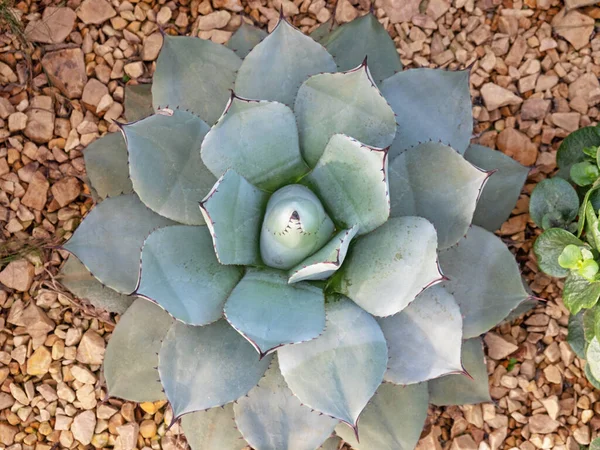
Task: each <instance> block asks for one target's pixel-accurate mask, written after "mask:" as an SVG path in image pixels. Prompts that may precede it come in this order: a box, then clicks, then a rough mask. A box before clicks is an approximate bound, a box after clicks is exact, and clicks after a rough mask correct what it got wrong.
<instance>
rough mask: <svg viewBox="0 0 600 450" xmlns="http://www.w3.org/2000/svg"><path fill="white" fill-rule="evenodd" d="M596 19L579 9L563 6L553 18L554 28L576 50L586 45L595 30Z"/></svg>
mask: <svg viewBox="0 0 600 450" xmlns="http://www.w3.org/2000/svg"><path fill="white" fill-rule="evenodd" d="M594 24H595V21H594V19H593V18H591V17H590V16H588V15H585V14H582V13H580V12H579V11H576V10H574V11H569V12H567V10H566V8H563V9H562V10H561V11H560V12H559V13H558V14H556V15H555V16H554V18H553V19H552V28H553V30H554V31H555V32H556V34H558V35H559V36H561V37H563V38H565V39H566V40H567V41H569V42H570V43H571V45H572V46H573V47H575V50H579V49H581V48H583V47H585V46H586V45H587V44H588V43H589V42H590V37H591V36H592V33H593V32H594Z"/></svg>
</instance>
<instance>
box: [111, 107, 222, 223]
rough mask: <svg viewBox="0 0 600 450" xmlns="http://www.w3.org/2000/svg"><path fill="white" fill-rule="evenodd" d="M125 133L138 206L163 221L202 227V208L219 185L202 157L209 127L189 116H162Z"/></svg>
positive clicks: (169, 113) (136, 124) (176, 113)
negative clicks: (140, 203)
mask: <svg viewBox="0 0 600 450" xmlns="http://www.w3.org/2000/svg"><path fill="white" fill-rule="evenodd" d="M122 130H123V133H124V135H125V139H126V141H127V150H128V151H129V173H130V174H131V181H132V182H133V189H134V190H135V192H136V193H137V194H138V195H139V197H140V200H142V201H143V202H144V203H145V204H146V205H147V206H148V207H149V208H150V209H151V210H153V211H154V212H156V213H158V214H160V215H161V216H164V217H167V218H169V219H172V220H175V221H177V222H180V223H184V224H186V225H203V224H204V219H203V217H202V213H201V212H200V209H199V208H198V202H199V201H200V200H202V198H203V197H204V196H205V195H206V194H207V193H208V191H210V188H211V187H212V186H213V185H214V184H215V181H217V180H216V178H215V177H214V176H213V174H212V173H211V172H210V171H209V170H208V169H207V167H206V166H205V165H204V163H203V162H202V159H201V157H200V145H201V144H202V140H203V139H204V136H205V135H206V133H207V132H208V125H206V123H205V122H204V121H203V120H202V119H200V118H198V117H196V116H194V115H193V114H190V113H188V112H185V111H179V110H175V111H170V110H162V111H159V113H157V114H155V115H153V116H150V117H147V118H146V119H143V120H140V121H138V122H134V123H132V124H129V125H125V126H123V127H122Z"/></svg>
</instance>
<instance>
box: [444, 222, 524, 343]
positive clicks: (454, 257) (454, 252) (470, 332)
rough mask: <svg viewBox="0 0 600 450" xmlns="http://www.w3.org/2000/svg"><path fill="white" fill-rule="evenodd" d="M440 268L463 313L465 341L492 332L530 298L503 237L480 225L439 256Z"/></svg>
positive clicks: (448, 288)
mask: <svg viewBox="0 0 600 450" xmlns="http://www.w3.org/2000/svg"><path fill="white" fill-rule="evenodd" d="M440 265H441V266H442V272H443V273H444V274H445V275H446V276H447V277H448V278H449V280H448V281H445V282H444V284H443V286H444V287H445V288H446V289H447V290H448V292H450V293H451V294H453V295H454V298H455V299H456V301H457V302H458V305H459V306H460V310H461V312H462V314H463V337H464V338H465V339H469V338H472V337H475V336H479V335H480V334H482V333H485V332H486V331H488V330H490V329H492V328H493V327H495V326H496V325H497V324H498V323H499V322H501V321H502V320H503V319H504V318H505V317H506V316H508V315H509V314H510V312H511V311H512V310H514V309H515V308H516V307H517V306H519V304H521V303H522V302H524V301H525V300H527V299H528V298H529V294H527V291H525V288H524V287H523V282H522V280H521V272H520V270H519V265H518V264H517V262H516V261H515V257H514V256H513V254H512V253H511V252H510V250H508V248H507V247H506V245H504V243H503V242H502V240H500V238H498V237H497V236H496V235H494V234H493V233H490V232H489V231H487V230H484V229H483V228H480V227H478V226H473V227H471V228H470V229H469V232H468V233H467V236H466V237H464V238H463V239H461V240H460V241H459V242H458V244H457V245H456V246H454V247H451V248H449V249H447V250H445V251H443V252H441V253H440ZM475 281H476V282H475Z"/></svg>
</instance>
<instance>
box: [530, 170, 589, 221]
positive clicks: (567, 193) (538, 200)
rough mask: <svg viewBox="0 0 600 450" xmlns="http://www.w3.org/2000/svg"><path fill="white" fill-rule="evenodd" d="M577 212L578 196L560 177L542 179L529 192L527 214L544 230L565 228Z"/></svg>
mask: <svg viewBox="0 0 600 450" xmlns="http://www.w3.org/2000/svg"><path fill="white" fill-rule="evenodd" d="M578 212H579V196H578V195H577V192H576V191H575V189H574V188H573V186H571V185H570V184H569V182H568V181H565V180H563V179H562V178H558V177H557V178H549V179H548V178H547V179H545V180H542V181H540V183H539V184H538V185H537V186H536V187H535V189H534V190H533V192H532V193H531V199H530V200H529V215H530V216H531V218H532V219H533V221H534V222H535V223H536V225H537V226H538V227H540V228H542V229H544V230H546V229H548V228H554V227H558V228H565V227H566V226H567V225H568V224H569V223H571V222H572V221H574V220H575V217H577V213H578Z"/></svg>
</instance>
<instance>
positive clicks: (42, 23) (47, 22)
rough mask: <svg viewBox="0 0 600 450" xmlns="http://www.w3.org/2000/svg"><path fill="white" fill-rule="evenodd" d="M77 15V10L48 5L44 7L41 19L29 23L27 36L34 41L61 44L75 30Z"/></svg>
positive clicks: (26, 29)
mask: <svg viewBox="0 0 600 450" xmlns="http://www.w3.org/2000/svg"><path fill="white" fill-rule="evenodd" d="M76 17H77V15H76V14H75V11H73V10H72V9H71V8H66V7H63V8H55V7H53V6H48V7H46V8H45V9H44V14H43V15H42V19H41V20H37V21H32V22H29V23H28V24H27V28H25V36H26V38H27V39H28V40H30V41H33V42H41V43H43V44H60V43H61V42H63V41H64V40H65V39H66V38H67V36H69V34H70V33H71V31H72V30H73V26H74V25H75V19H76Z"/></svg>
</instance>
